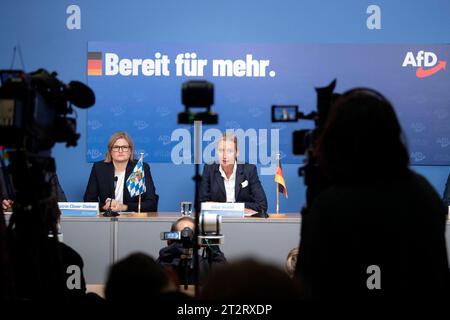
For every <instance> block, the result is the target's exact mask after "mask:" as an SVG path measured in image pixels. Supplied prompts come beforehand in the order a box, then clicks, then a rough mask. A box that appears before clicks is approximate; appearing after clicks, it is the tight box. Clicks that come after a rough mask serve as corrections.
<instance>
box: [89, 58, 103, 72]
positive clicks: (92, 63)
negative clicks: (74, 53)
mask: <svg viewBox="0 0 450 320" xmlns="http://www.w3.org/2000/svg"><path fill="white" fill-rule="evenodd" d="M88 69H100V70H101V69H102V60H88Z"/></svg>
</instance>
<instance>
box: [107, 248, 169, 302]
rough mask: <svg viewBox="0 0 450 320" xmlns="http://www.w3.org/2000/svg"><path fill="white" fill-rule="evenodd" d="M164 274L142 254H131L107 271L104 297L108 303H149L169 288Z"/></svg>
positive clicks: (149, 258)
mask: <svg viewBox="0 0 450 320" xmlns="http://www.w3.org/2000/svg"><path fill="white" fill-rule="evenodd" d="M170 285H171V283H170V281H169V278H168V276H167V275H166V273H165V272H164V271H163V270H162V269H161V267H160V266H159V265H158V264H157V263H156V262H155V260H153V258H152V257H150V256H148V255H146V254H144V253H133V254H131V255H129V256H128V257H126V258H124V259H122V260H120V261H119V262H117V263H115V264H114V265H113V266H112V267H111V268H110V270H109V274H108V280H107V282H106V287H105V297H106V299H107V300H108V301H110V302H114V303H115V302H119V303H123V302H136V301H149V302H150V301H151V300H150V299H153V298H155V297H158V296H159V295H160V294H161V293H163V292H165V291H167V289H168V288H170Z"/></svg>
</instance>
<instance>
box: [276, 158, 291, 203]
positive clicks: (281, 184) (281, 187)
mask: <svg viewBox="0 0 450 320" xmlns="http://www.w3.org/2000/svg"><path fill="white" fill-rule="evenodd" d="M275 182H276V183H277V184H278V191H279V192H281V193H283V194H284V195H285V196H286V198H287V197H288V193H287V189H286V183H285V182H284V177H283V169H282V168H281V163H280V161H278V166H277V169H276V170H275Z"/></svg>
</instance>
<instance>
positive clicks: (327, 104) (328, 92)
mask: <svg viewBox="0 0 450 320" xmlns="http://www.w3.org/2000/svg"><path fill="white" fill-rule="evenodd" d="M335 87H336V79H334V80H333V81H332V82H331V83H330V84H329V85H328V86H326V87H322V88H316V93H317V111H312V112H310V113H308V114H305V113H304V112H301V111H299V110H298V106H294V105H286V106H283V105H281V106H280V105H272V122H296V121H299V120H311V121H314V129H312V130H295V131H294V132H293V133H292V153H293V154H295V155H305V156H306V158H305V165H304V166H302V167H300V168H299V171H298V174H299V176H303V177H304V183H305V185H306V186H307V190H306V205H305V207H304V208H303V210H302V213H305V212H306V211H307V210H308V209H309V207H310V204H311V202H312V200H313V199H314V198H315V197H316V196H317V195H318V194H319V193H320V192H321V191H322V190H323V189H324V188H325V187H326V186H327V183H328V182H327V180H326V178H325V177H323V175H322V174H321V171H320V169H319V167H318V163H317V159H316V157H315V153H314V149H315V146H316V141H317V138H318V137H319V135H320V134H321V132H322V131H323V129H324V126H325V123H326V120H327V118H328V114H329V112H330V109H331V108H332V106H333V104H334V102H335V100H336V99H337V98H338V97H339V96H340V95H339V94H336V93H333V91H334V89H335Z"/></svg>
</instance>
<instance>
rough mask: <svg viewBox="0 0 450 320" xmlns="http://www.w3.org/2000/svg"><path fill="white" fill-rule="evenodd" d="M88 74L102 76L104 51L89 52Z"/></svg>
mask: <svg viewBox="0 0 450 320" xmlns="http://www.w3.org/2000/svg"><path fill="white" fill-rule="evenodd" d="M87 69H88V70H87V71H88V76H101V75H102V53H101V52H88V63H87Z"/></svg>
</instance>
